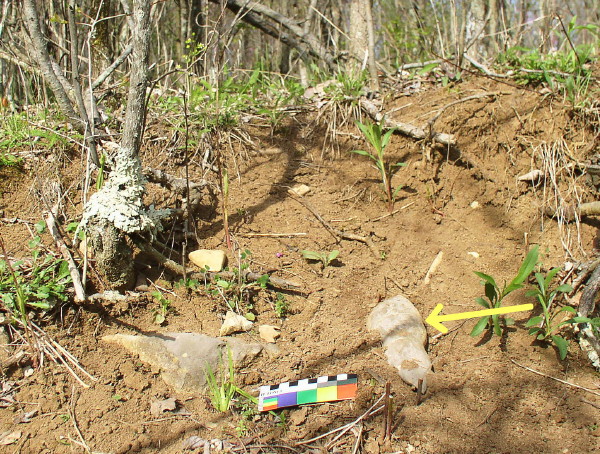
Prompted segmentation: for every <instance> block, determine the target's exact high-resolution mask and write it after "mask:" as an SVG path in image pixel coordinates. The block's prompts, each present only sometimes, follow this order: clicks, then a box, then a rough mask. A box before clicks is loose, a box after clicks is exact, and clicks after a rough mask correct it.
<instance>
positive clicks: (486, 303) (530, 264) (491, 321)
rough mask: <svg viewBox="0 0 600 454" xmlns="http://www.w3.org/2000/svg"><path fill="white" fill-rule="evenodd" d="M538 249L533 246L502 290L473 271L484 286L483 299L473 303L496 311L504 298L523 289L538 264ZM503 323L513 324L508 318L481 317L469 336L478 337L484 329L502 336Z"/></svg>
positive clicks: (493, 281) (490, 278) (481, 274)
mask: <svg viewBox="0 0 600 454" xmlns="http://www.w3.org/2000/svg"><path fill="white" fill-rule="evenodd" d="M538 249H539V247H538V246H537V245H535V246H534V247H532V248H531V250H530V251H529V253H528V254H527V256H526V257H525V260H524V261H523V263H522V264H521V267H520V268H519V271H518V272H517V275H516V276H515V277H514V278H513V280H512V281H510V283H509V284H508V285H506V283H505V284H504V285H503V287H502V288H500V287H499V286H498V284H497V283H496V280H495V279H494V278H493V277H492V276H490V275H488V274H485V273H481V272H479V271H475V275H477V276H478V277H480V278H481V279H483V281H482V284H483V285H484V291H485V298H484V297H481V296H480V297H477V298H475V301H477V304H479V305H481V306H483V307H485V308H486V309H492V308H494V309H497V308H499V307H501V306H502V302H503V301H504V298H506V297H507V296H508V295H509V294H510V293H512V292H514V291H515V290H518V289H520V288H522V287H523V282H525V280H526V279H527V278H528V277H529V275H530V274H531V272H532V271H533V269H534V268H535V266H536V264H537V262H538V256H539V251H538ZM502 320H503V321H504V323H505V324H506V325H510V324H513V323H514V321H513V320H512V319H510V318H508V317H503V318H502V319H501V316H500V315H488V316H485V317H481V319H480V320H479V321H478V322H477V324H476V325H475V326H474V327H473V330H472V331H471V336H473V337H475V336H478V335H480V334H481V333H482V332H483V331H484V330H485V329H486V328H489V329H490V330H491V331H492V333H493V334H496V335H497V336H502V325H501V321H502Z"/></svg>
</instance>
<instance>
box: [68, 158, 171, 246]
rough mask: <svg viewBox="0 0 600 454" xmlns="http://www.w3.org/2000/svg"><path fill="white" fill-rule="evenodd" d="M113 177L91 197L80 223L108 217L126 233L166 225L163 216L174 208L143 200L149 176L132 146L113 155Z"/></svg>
mask: <svg viewBox="0 0 600 454" xmlns="http://www.w3.org/2000/svg"><path fill="white" fill-rule="evenodd" d="M110 161H111V164H112V165H111V169H112V170H111V173H110V177H109V178H108V179H107V180H106V182H105V183H104V186H103V187H102V189H100V190H99V191H98V192H97V193H95V194H93V195H92V197H90V199H89V201H88V202H87V203H86V205H85V208H84V210H83V217H82V219H81V222H80V224H79V227H80V228H85V226H86V225H87V224H88V222H89V221H90V219H93V218H96V219H104V220H106V221H108V222H110V223H111V224H113V225H114V226H115V227H116V228H117V229H119V230H121V231H122V232H125V233H135V232H150V233H151V234H152V235H154V233H155V232H157V231H159V230H161V229H162V224H161V219H162V218H164V217H165V216H167V215H169V214H170V210H168V209H164V210H157V209H155V208H154V206H152V205H151V206H149V207H146V206H144V203H143V196H144V193H145V189H144V187H145V184H146V179H145V178H144V176H143V174H142V166H141V163H140V161H139V159H138V158H137V156H135V155H134V154H133V153H132V152H131V151H130V150H127V149H124V148H119V149H118V150H117V152H116V153H115V154H114V155H113V156H112V157H111V159H110Z"/></svg>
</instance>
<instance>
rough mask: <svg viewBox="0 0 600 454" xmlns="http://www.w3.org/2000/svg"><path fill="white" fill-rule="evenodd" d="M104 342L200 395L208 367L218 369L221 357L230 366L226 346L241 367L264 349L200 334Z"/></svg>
mask: <svg viewBox="0 0 600 454" xmlns="http://www.w3.org/2000/svg"><path fill="white" fill-rule="evenodd" d="M102 340H104V341H106V342H111V343H115V344H118V345H121V346H122V347H124V348H125V349H127V350H128V351H130V352H131V353H135V354H137V355H138V356H139V357H140V360H142V361H144V362H146V363H148V364H150V365H152V366H154V367H158V368H160V370H161V372H160V373H161V377H162V378H163V380H164V381H165V383H167V384H168V385H170V386H172V387H173V388H174V389H175V390H176V391H179V392H190V393H198V392H202V391H203V390H204V388H205V386H206V370H207V364H208V365H209V366H210V367H211V368H212V370H213V371H217V370H218V368H219V358H222V359H221V362H222V364H223V365H224V366H226V365H227V361H228V357H227V348H226V347H227V346H229V348H231V353H232V357H233V361H234V363H235V364H236V365H242V364H245V363H248V362H250V361H252V360H253V359H254V358H255V357H256V356H257V355H258V354H259V353H260V352H261V350H262V346H261V345H260V344H254V343H253V344H250V343H246V342H244V341H241V340H239V339H234V338H228V339H220V338H215V337H210V336H206V335H204V334H199V333H165V334H156V335H152V336H144V335H129V334H114V335H109V336H104V337H103V338H102Z"/></svg>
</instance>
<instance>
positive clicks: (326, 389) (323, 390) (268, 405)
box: [258, 374, 358, 411]
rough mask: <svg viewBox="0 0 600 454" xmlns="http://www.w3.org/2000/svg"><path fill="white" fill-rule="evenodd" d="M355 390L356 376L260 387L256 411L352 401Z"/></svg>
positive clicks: (335, 376)
mask: <svg viewBox="0 0 600 454" xmlns="http://www.w3.org/2000/svg"><path fill="white" fill-rule="evenodd" d="M357 388H358V375H356V374H339V375H326V376H323V377H319V378H309V379H304V380H296V381H291V382H285V383H281V384H279V385H271V386H261V387H260V394H259V396H258V411H270V410H277V409H279V408H284V407H293V406H295V405H303V404H314V403H320V402H332V401H335V400H345V399H354V398H355V397H356V391H357Z"/></svg>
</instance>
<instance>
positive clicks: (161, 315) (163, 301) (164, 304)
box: [151, 290, 171, 325]
mask: <svg viewBox="0 0 600 454" xmlns="http://www.w3.org/2000/svg"><path fill="white" fill-rule="evenodd" d="M151 295H152V296H153V297H154V298H155V299H156V301H158V304H159V307H158V308H157V309H154V310H153V313H154V323H156V324H157V325H162V324H163V323H164V322H165V321H166V320H167V314H168V313H169V308H170V307H171V301H169V300H168V299H167V298H165V295H164V294H163V293H162V292H161V291H160V290H157V291H155V292H152V293H151Z"/></svg>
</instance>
